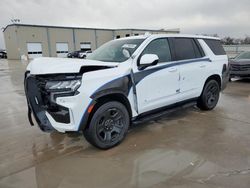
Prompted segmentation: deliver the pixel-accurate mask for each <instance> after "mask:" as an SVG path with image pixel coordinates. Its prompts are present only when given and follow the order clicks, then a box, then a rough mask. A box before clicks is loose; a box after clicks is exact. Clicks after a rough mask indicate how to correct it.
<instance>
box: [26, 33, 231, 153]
mask: <svg viewBox="0 0 250 188" xmlns="http://www.w3.org/2000/svg"><path fill="white" fill-rule="evenodd" d="M227 81H228V58H227V56H226V53H225V51H224V50H223V48H222V46H221V43H220V40H219V39H218V38H213V37H204V36H196V35H194V36H193V35H180V34H175V35H174V34H169V35H167V34H164V35H147V36H146V35H145V36H135V37H128V38H122V39H117V40H113V41H110V42H108V43H106V44H104V45H103V46H101V47H100V48H98V49H97V50H95V51H94V52H93V53H92V54H90V55H89V56H88V57H87V59H60V58H37V59H35V60H33V61H32V62H31V63H30V64H29V65H28V67H27V72H26V75H25V91H26V96H27V101H28V107H29V113H28V114H29V120H30V123H31V124H32V125H33V122H32V116H31V113H33V115H34V118H35V120H36V122H37V123H38V125H39V127H40V128H41V130H43V131H52V130H56V131H59V132H68V131H83V134H84V136H85V138H86V139H87V140H88V141H89V142H90V143H91V144H93V145H94V146H96V147H98V148H101V149H108V148H111V147H113V146H116V145H117V144H119V143H120V142H121V141H122V140H123V139H124V137H125V135H126V133H127V130H128V128H129V126H130V124H131V123H136V122H140V121H143V120H148V119H149V118H150V117H152V118H153V117H158V115H159V114H163V112H166V111H168V110H169V109H172V108H176V107H179V106H183V105H187V104H190V103H192V104H194V102H195V104H197V106H198V107H199V108H200V109H201V110H212V109H213V108H214V107H215V106H216V104H217V102H218V100H219V94H220V91H221V90H223V89H224V88H225V86H226V83H227Z"/></svg>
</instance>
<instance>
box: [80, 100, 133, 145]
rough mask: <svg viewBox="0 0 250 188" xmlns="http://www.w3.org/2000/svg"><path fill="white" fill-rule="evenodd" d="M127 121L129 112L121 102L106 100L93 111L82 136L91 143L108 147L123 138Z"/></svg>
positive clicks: (116, 143) (127, 124)
mask: <svg viewBox="0 0 250 188" xmlns="http://www.w3.org/2000/svg"><path fill="white" fill-rule="evenodd" d="M129 123H130V120H129V114H128V111H127V109H126V107H125V106H124V105H123V104H121V103H119V102H116V101H112V102H107V103H105V104H103V105H101V106H100V107H99V108H98V109H97V110H96V111H95V113H94V115H93V117H92V119H91V121H90V124H89V127H88V129H87V130H85V131H84V136H85V138H86V139H87V140H88V141H89V142H90V143H91V144H92V145H94V146H96V147H98V148H101V149H109V148H111V147H114V146H116V145H118V144H119V143H120V142H121V141H122V140H123V139H124V137H125V135H126V132H127V130H128V127H129Z"/></svg>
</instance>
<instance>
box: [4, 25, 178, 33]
mask: <svg viewBox="0 0 250 188" xmlns="http://www.w3.org/2000/svg"><path fill="white" fill-rule="evenodd" d="M11 26H23V27H48V28H60V29H89V30H106V31H114V30H132V31H133V30H139V31H140V30H141V31H153V32H164V31H166V32H180V29H169V30H162V29H160V30H154V29H134V28H131V29H106V28H88V27H67V26H51V25H33V24H9V25H7V26H6V27H5V28H4V30H3V32H4V31H5V30H6V29H7V28H8V27H11Z"/></svg>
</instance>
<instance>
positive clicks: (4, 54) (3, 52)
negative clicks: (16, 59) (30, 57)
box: [0, 51, 7, 59]
mask: <svg viewBox="0 0 250 188" xmlns="http://www.w3.org/2000/svg"><path fill="white" fill-rule="evenodd" d="M0 58H4V59H6V58H7V53H6V51H0Z"/></svg>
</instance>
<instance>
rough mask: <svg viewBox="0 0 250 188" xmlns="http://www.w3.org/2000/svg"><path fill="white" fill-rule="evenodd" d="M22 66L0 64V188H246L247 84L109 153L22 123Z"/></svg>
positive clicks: (133, 134)
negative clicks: (212, 107) (212, 104)
mask: <svg viewBox="0 0 250 188" xmlns="http://www.w3.org/2000/svg"><path fill="white" fill-rule="evenodd" d="M26 65H27V63H22V62H19V61H7V60H0V86H1V89H0V96H1V99H0V187H1V188H5V187H6V188H12V187H15V188H22V187H24V188H36V187H37V188H66V187H70V188H74V187H84V188H85V187H87V188H95V187H102V188H105V187H108V188H113V187H125V188H128V187H157V188H158V187H164V188H165V187H178V188H182V187H192V188H196V187H199V188H207V187H227V188H228V187H234V188H235V187H241V188H249V187H250V81H235V82H232V83H230V84H229V85H228V87H227V89H226V90H225V91H224V92H223V93H222V94H221V98H220V101H219V104H218V106H217V108H216V109H215V110H213V111H211V112H201V111H199V110H198V109H196V108H190V109H187V110H183V111H179V112H175V113H172V114H170V115H168V116H166V117H163V118H161V119H159V120H158V121H151V122H148V123H146V124H142V125H137V126H135V127H133V128H132V129H131V130H130V131H129V133H128V135H127V137H126V139H125V140H124V142H123V143H122V144H121V145H119V146H118V147H116V148H113V149H111V150H108V151H101V150H98V149H96V148H94V147H92V146H91V145H89V144H88V143H87V142H86V141H85V140H84V138H83V136H82V135H81V134H79V133H74V134H73V133H71V134H60V133H50V134H49V133H43V132H41V131H40V130H39V128H38V127H37V126H34V127H31V126H30V125H29V123H28V120H27V106H26V100H25V97H24V91H23V74H24V70H25V67H26Z"/></svg>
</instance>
